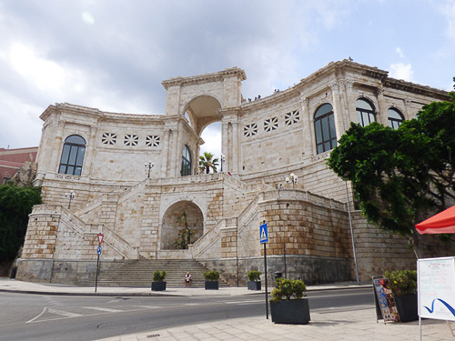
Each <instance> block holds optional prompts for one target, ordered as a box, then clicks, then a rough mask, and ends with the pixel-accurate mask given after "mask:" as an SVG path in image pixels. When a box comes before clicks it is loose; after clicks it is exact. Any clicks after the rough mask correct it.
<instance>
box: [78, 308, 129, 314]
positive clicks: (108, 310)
mask: <svg viewBox="0 0 455 341" xmlns="http://www.w3.org/2000/svg"><path fill="white" fill-rule="evenodd" d="M82 308H84V309H92V310H98V311H105V312H108V313H121V312H124V311H125V310H118V309H109V308H101V307H82Z"/></svg>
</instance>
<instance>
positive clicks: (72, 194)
mask: <svg viewBox="0 0 455 341" xmlns="http://www.w3.org/2000/svg"><path fill="white" fill-rule="evenodd" d="M75 196H76V193H74V191H73V190H70V191H69V192H68V193H65V197H66V198H67V199H69V201H68V209H70V207H71V201H72V200H73V199H74V197H75Z"/></svg>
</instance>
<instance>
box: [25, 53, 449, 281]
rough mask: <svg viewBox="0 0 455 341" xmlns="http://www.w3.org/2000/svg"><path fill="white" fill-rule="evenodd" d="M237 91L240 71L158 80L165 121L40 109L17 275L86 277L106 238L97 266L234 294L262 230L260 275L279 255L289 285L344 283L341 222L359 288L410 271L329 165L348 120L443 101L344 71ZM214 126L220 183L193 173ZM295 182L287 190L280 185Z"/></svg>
mask: <svg viewBox="0 0 455 341" xmlns="http://www.w3.org/2000/svg"><path fill="white" fill-rule="evenodd" d="M245 80H246V75H245V72H244V71H243V70H242V69H239V68H231V69H226V70H224V71H220V72H215V73H209V74H205V75H198V76H191V77H177V78H171V79H169V80H166V81H164V82H163V83H162V84H163V86H164V88H165V89H166V108H165V112H164V114H163V115H134V114H124V113H112V112H104V111H101V110H99V109H94V108H87V107H83V106H78V105H73V104H67V103H62V104H55V105H50V106H49V107H48V108H47V109H46V110H45V111H44V113H43V114H42V115H41V116H40V118H41V119H42V120H43V122H44V124H43V131H42V137H41V141H40V146H39V151H38V155H37V163H38V168H37V178H36V184H37V185H41V186H42V187H43V204H42V205H37V206H35V207H34V210H33V212H32V213H31V215H30V220H29V225H28V230H27V235H26V240H25V243H24V247H23V252H22V258H21V259H20V261H19V266H18V277H19V278H22V279H27V280H37V281H48V282H66V283H76V284H78V283H85V282H86V281H87V280H88V279H89V280H90V279H93V278H94V277H93V276H94V271H93V267H94V264H95V263H96V258H97V254H96V246H97V238H96V235H97V234H98V233H103V234H104V242H103V243H104V244H103V264H109V262H111V263H112V264H114V263H119V262H120V263H121V262H127V261H130V262H131V261H134V260H148V261H150V262H153V261H156V260H163V259H179V260H193V261H195V262H199V263H200V264H202V265H204V266H206V267H207V268H208V269H217V270H219V271H220V272H221V276H222V278H223V279H224V280H225V281H227V282H228V283H229V284H231V285H235V284H238V283H244V282H245V281H246V273H247V272H248V271H250V270H253V269H254V270H256V269H258V270H260V271H263V270H264V269H263V267H264V265H263V254H262V252H263V249H262V247H261V245H260V243H259V225H260V224H261V223H262V222H263V221H264V220H265V221H266V222H267V224H268V232H269V243H268V247H267V250H268V259H269V261H268V264H269V272H274V271H283V270H284V269H283V250H284V245H286V250H287V270H288V276H289V277H290V278H301V279H304V280H305V282H307V283H308V284H314V283H327V282H334V281H345V280H351V279H353V278H355V268H354V256H353V247H352V241H351V232H350V220H349V214H348V212H349V210H350V211H351V213H352V230H353V235H352V236H353V239H354V242H355V245H356V251H357V258H358V268H359V274H360V277H361V279H369V278H371V275H377V274H382V273H383V271H384V270H388V269H400V268H409V267H413V266H415V257H414V255H413V254H412V253H410V252H409V250H408V248H407V246H406V244H407V241H406V240H404V239H402V238H400V237H397V236H391V235H388V234H387V233H385V232H383V231H381V230H380V229H378V228H377V227H375V226H371V225H368V224H367V222H366V221H365V219H364V218H363V217H362V216H361V214H360V212H359V211H356V209H355V207H354V205H353V204H352V193H351V190H350V186H349V184H347V186H346V184H345V183H344V182H343V181H341V180H340V179H339V178H337V177H336V176H335V174H333V172H331V171H330V170H329V169H328V168H327V166H326V160H327V158H328V157H329V155H330V151H331V150H332V149H333V148H334V147H335V146H336V143H337V139H339V138H340V136H341V135H343V133H344V132H345V131H346V129H348V127H349V125H350V123H351V122H356V123H360V124H362V125H367V124H369V123H370V122H373V121H377V122H380V123H382V124H384V125H390V126H392V127H394V128H396V127H397V126H399V124H400V123H401V122H402V121H403V120H406V119H411V118H413V117H414V116H415V115H416V113H417V112H418V111H419V110H420V109H421V107H422V106H423V105H425V104H427V103H430V102H432V101H441V100H448V99H449V96H448V93H447V92H445V91H441V90H438V89H434V88H430V87H427V86H422V85H418V84H414V83H409V82H404V81H402V80H397V79H393V78H391V77H389V76H388V72H387V71H384V70H380V69H378V68H376V67H371V66H367V65H362V64H358V63H354V62H352V61H349V60H343V61H340V62H335V63H330V64H328V65H327V66H325V67H323V68H322V69H320V70H318V71H316V72H315V73H313V74H311V75H310V76H308V77H306V78H304V79H302V80H301V81H300V82H299V83H298V84H295V85H293V86H291V87H289V88H288V89H284V90H281V91H275V92H273V93H272V94H270V95H268V96H266V95H264V96H262V98H260V99H258V100H252V101H251V100H249V99H246V98H243V96H242V92H241V86H242V82H243V81H245ZM216 121H221V129H222V153H223V154H224V155H225V156H226V161H225V163H223V170H224V172H220V173H216V174H199V172H198V157H199V152H200V146H201V145H202V144H203V143H204V141H203V140H202V139H201V133H202V131H203V130H204V128H205V127H206V126H207V125H209V124H211V123H213V122H216ZM149 162H151V163H152V164H153V167H152V168H144V163H145V164H148V163H149ZM291 173H294V174H295V175H297V176H298V182H297V183H296V184H294V185H293V184H290V183H286V182H285V178H286V177H289V175H290V174H291ZM70 190H73V191H74V192H75V193H76V197H75V198H74V199H73V201H72V202H71V205H69V204H70V203H69V202H68V198H67V197H65V193H68V192H69V191H70ZM348 197H349V198H350V200H349V202H348ZM349 203H350V205H349ZM183 212H185V213H186V215H187V217H188V220H187V225H188V228H190V229H191V230H192V231H193V233H194V239H193V240H191V244H190V245H189V247H188V249H178V248H176V246H175V238H176V236H177V235H178V233H179V230H180V229H181V228H182V225H181V224H180V225H179V224H178V223H177V221H178V218H179V217H180V216H181V214H182V213H183ZM84 281H85V282H84Z"/></svg>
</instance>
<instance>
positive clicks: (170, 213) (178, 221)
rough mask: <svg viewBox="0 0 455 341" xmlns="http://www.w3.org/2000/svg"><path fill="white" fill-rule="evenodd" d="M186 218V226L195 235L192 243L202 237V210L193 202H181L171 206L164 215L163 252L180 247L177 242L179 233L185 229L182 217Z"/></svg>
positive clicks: (161, 245)
mask: <svg viewBox="0 0 455 341" xmlns="http://www.w3.org/2000/svg"><path fill="white" fill-rule="evenodd" d="M183 214H185V216H186V225H187V226H188V229H189V230H190V231H191V232H192V233H193V237H192V238H191V241H190V242H191V243H194V242H195V241H196V240H198V239H199V238H201V237H202V235H203V233H204V215H203V214H202V211H201V209H200V208H199V207H198V206H197V205H196V204H195V203H193V202H191V201H179V202H177V203H175V204H173V205H171V206H170V207H169V208H168V209H167V210H166V212H165V213H164V216H163V220H162V224H161V241H160V249H161V250H176V249H180V247H178V246H176V244H175V241H176V239H177V238H178V236H179V232H180V231H182V230H183V229H185V224H184V223H183V221H182V216H183Z"/></svg>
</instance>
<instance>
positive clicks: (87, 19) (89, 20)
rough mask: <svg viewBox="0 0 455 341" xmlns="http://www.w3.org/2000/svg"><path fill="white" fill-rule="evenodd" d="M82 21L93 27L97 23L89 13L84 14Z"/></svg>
mask: <svg viewBox="0 0 455 341" xmlns="http://www.w3.org/2000/svg"><path fill="white" fill-rule="evenodd" d="M82 20H83V21H84V22H85V23H87V24H89V25H93V24H94V23H95V18H94V17H93V15H92V14H91V13H89V12H83V13H82Z"/></svg>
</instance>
